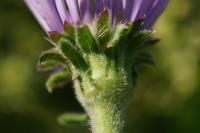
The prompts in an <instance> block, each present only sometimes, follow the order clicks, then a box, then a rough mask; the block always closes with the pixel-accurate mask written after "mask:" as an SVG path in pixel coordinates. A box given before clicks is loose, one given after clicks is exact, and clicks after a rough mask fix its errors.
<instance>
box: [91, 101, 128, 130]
mask: <svg viewBox="0 0 200 133" xmlns="http://www.w3.org/2000/svg"><path fill="white" fill-rule="evenodd" d="M124 114H125V113H124V111H122V110H120V109H118V107H116V106H113V105H111V104H109V103H105V104H102V103H101V104H97V105H95V106H94V108H93V109H92V111H91V112H90V113H89V116H90V119H91V124H92V125H91V126H92V131H93V133H123V127H124Z"/></svg>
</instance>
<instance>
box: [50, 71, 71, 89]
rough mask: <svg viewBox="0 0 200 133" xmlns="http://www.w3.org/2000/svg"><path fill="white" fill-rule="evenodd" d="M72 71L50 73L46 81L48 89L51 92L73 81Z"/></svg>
mask: <svg viewBox="0 0 200 133" xmlns="http://www.w3.org/2000/svg"><path fill="white" fill-rule="evenodd" d="M71 77H72V76H71V73H70V72H69V71H61V72H56V73H53V74H51V75H50V77H49V78H48V80H47V82H46V87H47V90H48V91H49V92H50V93H51V92H53V91H54V90H55V89H57V88H60V87H62V86H64V85H65V84H68V83H69V82H71Z"/></svg>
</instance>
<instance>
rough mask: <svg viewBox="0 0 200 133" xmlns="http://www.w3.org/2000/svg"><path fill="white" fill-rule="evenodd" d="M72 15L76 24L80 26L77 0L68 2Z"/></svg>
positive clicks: (67, 0)
mask: <svg viewBox="0 0 200 133" xmlns="http://www.w3.org/2000/svg"><path fill="white" fill-rule="evenodd" d="M66 2H67V5H68V8H69V11H70V14H71V16H72V19H73V21H74V23H75V24H79V23H80V21H81V18H80V12H79V7H78V1H77V0H66Z"/></svg>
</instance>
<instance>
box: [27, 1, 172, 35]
mask: <svg viewBox="0 0 200 133" xmlns="http://www.w3.org/2000/svg"><path fill="white" fill-rule="evenodd" d="M168 1H169V0H25V2H26V4H27V5H28V7H29V8H30V10H31V11H32V13H33V14H34V16H35V17H36V18H37V20H38V21H39V23H40V25H41V26H42V28H43V29H44V30H45V31H46V32H47V33H48V32H52V31H56V32H63V31H64V26H63V25H64V23H65V22H67V23H70V24H73V25H80V24H88V23H90V22H91V21H93V20H95V18H96V17H98V16H99V14H101V13H102V12H103V11H104V10H107V11H108V12H109V16H110V24H111V25H114V24H115V23H119V22H127V21H128V22H135V21H136V20H137V19H139V18H141V17H144V16H146V19H145V21H144V24H143V29H150V28H151V27H152V26H153V24H154V22H155V21H156V19H157V18H158V17H159V16H160V14H161V13H162V12H163V10H164V9H165V7H166V6H167V3H168Z"/></svg>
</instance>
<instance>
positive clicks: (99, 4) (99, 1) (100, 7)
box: [95, 0, 103, 14]
mask: <svg viewBox="0 0 200 133" xmlns="http://www.w3.org/2000/svg"><path fill="white" fill-rule="evenodd" d="M95 10H96V14H100V13H101V12H102V11H103V3H102V0H95Z"/></svg>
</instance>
